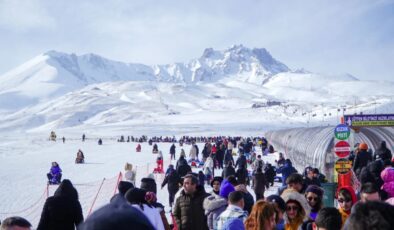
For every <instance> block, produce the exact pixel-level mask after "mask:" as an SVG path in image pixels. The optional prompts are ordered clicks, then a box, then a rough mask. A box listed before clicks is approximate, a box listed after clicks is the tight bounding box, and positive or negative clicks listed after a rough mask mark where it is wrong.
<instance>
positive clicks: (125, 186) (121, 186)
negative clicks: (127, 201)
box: [118, 181, 134, 196]
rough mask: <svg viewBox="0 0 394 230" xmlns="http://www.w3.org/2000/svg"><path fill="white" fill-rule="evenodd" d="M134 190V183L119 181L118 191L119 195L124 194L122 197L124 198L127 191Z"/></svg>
mask: <svg viewBox="0 0 394 230" xmlns="http://www.w3.org/2000/svg"><path fill="white" fill-rule="evenodd" d="M131 188H134V185H133V183H131V182H129V181H119V184H118V190H119V193H120V194H122V196H124V195H125V194H126V192H127V190H129V189H131Z"/></svg>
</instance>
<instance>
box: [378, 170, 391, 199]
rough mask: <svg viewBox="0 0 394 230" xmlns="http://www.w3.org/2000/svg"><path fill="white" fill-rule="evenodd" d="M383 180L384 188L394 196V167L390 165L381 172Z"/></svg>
mask: <svg viewBox="0 0 394 230" xmlns="http://www.w3.org/2000/svg"><path fill="white" fill-rule="evenodd" d="M380 176H381V177H382V180H383V186H382V189H383V190H384V191H385V192H387V194H388V195H389V198H390V197H394V168H393V167H389V168H386V169H384V170H383V171H382V173H381V174H380Z"/></svg>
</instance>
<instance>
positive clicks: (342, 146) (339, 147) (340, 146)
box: [334, 141, 350, 158]
mask: <svg viewBox="0 0 394 230" xmlns="http://www.w3.org/2000/svg"><path fill="white" fill-rule="evenodd" d="M334 151H335V154H336V155H337V156H338V157H339V158H344V157H348V156H349V155H350V145H349V143H348V142H347V141H339V142H338V143H336V144H335V146H334Z"/></svg>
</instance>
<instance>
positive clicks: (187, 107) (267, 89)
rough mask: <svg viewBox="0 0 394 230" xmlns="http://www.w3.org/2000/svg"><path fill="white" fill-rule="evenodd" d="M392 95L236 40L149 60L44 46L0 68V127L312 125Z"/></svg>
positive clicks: (382, 105)
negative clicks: (164, 60) (296, 65)
mask: <svg viewBox="0 0 394 230" xmlns="http://www.w3.org/2000/svg"><path fill="white" fill-rule="evenodd" d="M393 96H394V83H393V82H372V81H368V82H365V81H359V80H357V79H356V78H355V77H353V76H351V75H349V74H345V75H342V76H325V75H321V74H315V73H311V72H308V71H306V70H303V69H301V70H290V69H289V68H288V67H287V66H286V65H285V64H283V63H281V62H279V61H277V60H275V59H274V58H273V57H272V56H271V55H270V54H269V52H268V51H267V50H265V49H249V48H246V47H244V46H242V45H239V46H233V47H231V48H229V49H227V50H224V51H217V50H214V49H211V48H208V49H206V50H205V51H204V52H203V55H202V56H201V57H200V58H198V59H193V60H191V61H189V62H187V63H175V64H168V65H156V66H148V65H143V64H129V63H122V62H117V61H112V60H108V59H105V58H103V57H100V56H98V55H95V54H86V55H82V56H76V55H75V54H71V55H69V54H65V53H60V52H56V51H49V52H47V53H45V54H42V55H40V56H38V57H36V58H34V59H32V60H30V61H28V62H26V63H25V64H22V65H21V66H19V67H17V68H16V69H13V70H11V71H9V72H8V73H6V74H4V75H3V76H0V111H1V115H2V116H1V117H0V130H1V131H8V130H36V131H47V130H50V129H59V128H63V129H67V128H69V127H80V128H84V129H87V128H97V127H104V126H112V127H114V126H116V127H119V128H120V129H123V128H125V129H127V128H128V127H136V126H140V127H145V128H146V127H149V126H151V127H152V126H154V127H158V126H160V125H163V130H167V131H168V129H169V127H172V128H173V127H178V129H182V128H184V127H194V128H196V129H203V128H204V127H205V128H208V127H212V126H226V127H228V129H229V130H231V129H233V128H236V127H239V126H240V125H239V124H240V123H241V124H242V125H241V126H243V127H247V128H249V129H250V128H257V129H260V128H263V127H267V125H270V126H281V125H282V126H283V125H284V126H289V125H305V123H306V122H314V121H315V123H316V124H319V122H322V121H324V120H325V121H327V120H330V119H331V120H335V119H336V118H337V117H335V115H338V108H340V107H346V108H347V109H348V110H347V111H349V112H361V111H363V112H368V111H373V110H376V109H377V110H379V109H380V110H381V111H382V112H387V111H389V110H390V109H391V110H393V109H392V108H394V106H392V105H393V103H392V97H393ZM391 112H393V111H391ZM311 117H313V119H311ZM170 129H171V128H170Z"/></svg>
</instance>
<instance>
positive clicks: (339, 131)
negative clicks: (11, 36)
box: [334, 124, 350, 140]
mask: <svg viewBox="0 0 394 230" xmlns="http://www.w3.org/2000/svg"><path fill="white" fill-rule="evenodd" d="M334 133H335V138H337V139H338V140H347V139H348V138H349V136H350V128H349V126H347V125H345V124H339V125H337V127H335V130H334Z"/></svg>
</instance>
